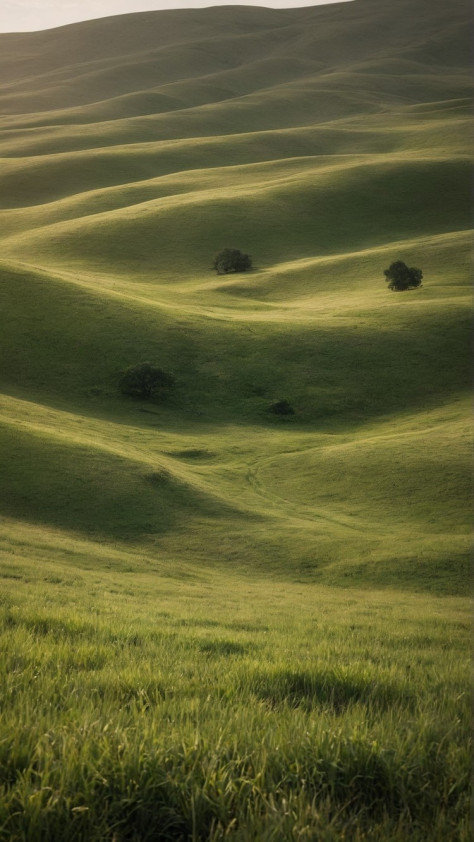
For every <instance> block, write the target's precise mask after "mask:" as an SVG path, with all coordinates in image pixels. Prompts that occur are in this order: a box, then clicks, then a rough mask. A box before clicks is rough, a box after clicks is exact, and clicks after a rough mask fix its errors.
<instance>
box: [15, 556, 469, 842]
mask: <svg viewBox="0 0 474 842" xmlns="http://www.w3.org/2000/svg"><path fill="white" fill-rule="evenodd" d="M58 567H59V565H58ZM46 573H48V571H46ZM49 573H51V571H49ZM10 575H11V574H10ZM16 575H17V576H18V578H17V579H16V580H12V579H9V580H8V579H5V580H4V582H5V588H4V589H3V592H4V597H3V605H2V611H1V629H2V631H1V637H0V646H1V648H0V666H1V682H2V687H1V699H2V718H1V734H0V775H1V781H2V797H1V802H0V839H1V840H5V841H6V840H9V841H10V840H46V839H47V840H51V841H52V842H55V840H58V842H59V840H65V842H69V840H84V842H85V840H88V842H89V840H90V841H91V842H92V840H110V842H112V840H113V841H114V842H125V840H196V842H197V840H203V841H204V840H212V842H216V841H217V840H221V839H230V840H248V842H250V840H318V841H319V840H322V842H336V840H399V842H401V841H402V840H408V839H410V840H415V842H416V840H418V842H426V840H433V842H435V840H439V842H447V840H453V842H454V840H459V842H461V840H467V838H468V828H467V820H468V819H467V817H468V779H469V750H468V739H467V733H468V731H467V729H468V693H467V687H468V678H467V669H468V665H467V653H466V650H467V646H466V637H467V628H468V623H467V616H466V614H465V606H463V604H462V602H461V601H460V600H451V599H447V600H437V599H434V598H425V597H416V596H405V595H399V594H390V593H387V592H385V593H383V594H377V593H376V592H365V593H364V592H356V591H335V590H331V589H321V588H317V587H314V586H304V587H303V586H295V585H282V584H280V583H277V582H258V581H253V582H245V581H242V580H241V581H240V582H239V581H238V580H237V579H234V578H233V577H231V576H223V575H222V574H220V573H219V574H215V575H213V576H212V578H211V577H210V576H209V575H208V574H202V575H200V576H199V579H198V578H197V577H196V579H193V578H192V577H190V578H189V579H182V580H178V579H176V580H172V579H169V578H168V579H166V578H161V577H159V576H156V575H155V576H153V577H152V576H149V575H147V574H144V573H140V572H135V573H133V572H132V573H128V574H125V573H118V574H117V573H114V574H113V584H112V583H111V581H110V578H108V577H110V576H111V575H112V574H111V573H110V572H109V573H108V574H104V573H102V574H101V573H99V572H98V571H97V570H96V571H85V570H84V571H75V572H71V570H69V571H68V569H67V567H63V568H60V569H59V570H57V571H56V575H46V576H45V570H44V568H43V569H42V570H41V572H37V571H36V570H35V568H34V567H33V566H31V568H29V569H28V568H27V567H25V566H23V567H21V568H20V567H19V568H18V572H17V574H16ZM40 577H42V578H40ZM45 580H46V581H45ZM12 585H13V586H12Z"/></svg>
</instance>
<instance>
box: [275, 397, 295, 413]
mask: <svg viewBox="0 0 474 842" xmlns="http://www.w3.org/2000/svg"><path fill="white" fill-rule="evenodd" d="M270 412H273V413H274V414H275V415H294V414H295V410H294V409H293V407H292V406H291V404H290V403H289V402H288V401H285V400H283V401H277V402H276V403H272V405H271V407H270Z"/></svg>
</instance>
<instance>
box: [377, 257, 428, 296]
mask: <svg viewBox="0 0 474 842" xmlns="http://www.w3.org/2000/svg"><path fill="white" fill-rule="evenodd" d="M384 275H385V278H386V280H387V283H388V288H389V289H391V290H392V292H402V291H403V290H405V289H416V288H417V287H419V286H421V279H422V278H423V272H422V271H421V269H416V268H415V267H414V266H412V267H411V268H409V267H408V266H407V265H406V263H404V262H403V260H395V262H394V263H392V264H391V265H390V266H389V267H388V269H385V270H384Z"/></svg>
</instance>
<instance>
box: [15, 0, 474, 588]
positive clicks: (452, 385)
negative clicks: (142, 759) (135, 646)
mask: <svg viewBox="0 0 474 842" xmlns="http://www.w3.org/2000/svg"><path fill="white" fill-rule="evenodd" d="M467 19H468V18H467V9H466V5H465V4H464V3H463V2H457V3H455V4H454V5H453V6H452V7H450V10H449V15H448V14H447V13H446V11H445V9H444V6H443V4H434V5H433V4H427V3H423V2H422V1H421V0H419V2H417V3H416V4H415V5H414V4H412V3H411V4H409V6H407V13H406V14H404V13H403V10H402V9H400V8H398V7H397V8H396V9H393V8H392V7H391V5H390V4H387V3H384V2H381V1H380V2H369V1H368V0H364V2H362V0H357V2H354V3H350V4H340V5H332V6H327V7H317V8H314V9H295V10H270V9H258V8H250V7H231V8H224V7H223V8H219V9H212V10H199V11H198V10H196V11H187V12H179V11H168V12H162V13H146V14H145V13H143V14H138V15H131V16H121V17H120V16H119V17H117V18H111V19H105V20H102V21H92V22H89V23H84V24H78V25H74V26H70V27H62V28H60V29H58V30H52V31H49V32H41V33H31V34H24V33H22V34H19V35H4V36H2V38H1V41H2V56H3V58H2V68H3V69H2V73H3V74H4V78H5V80H6V81H5V84H4V86H3V89H2V94H1V96H0V108H1V111H2V113H3V116H2V118H1V123H0V153H1V154H2V155H3V159H2V168H1V176H0V182H1V188H2V190H1V196H2V210H1V211H0V214H1V222H2V225H1V232H2V233H1V239H2V260H3V262H2V268H1V272H2V285H1V296H2V307H3V312H4V314H5V316H4V329H3V331H2V341H3V343H4V349H3V359H4V361H5V365H4V367H3V368H2V374H1V377H2V383H3V389H4V394H5V397H4V400H3V405H4V411H5V426H3V427H2V430H3V435H5V436H6V442H7V445H6V446H5V447H4V451H3V453H4V456H3V458H4V460H5V462H6V464H5V471H6V472H7V475H9V472H10V470H11V472H12V476H14V477H15V480H14V481H12V484H11V486H10V487H9V488H8V490H6V491H5V494H6V500H5V503H4V505H5V512H6V513H7V514H9V515H11V516H14V517H18V518H19V519H20V523H21V522H23V521H27V522H29V523H37V524H38V525H39V524H44V525H48V524H49V525H55V526H57V527H59V528H63V529H65V530H66V531H70V530H73V532H74V534H79V533H82V534H85V535H87V534H89V532H90V531H91V530H92V532H98V533H100V532H102V533H103V534H104V535H105V536H108V538H110V539H114V540H119V541H120V540H123V539H124V538H126V539H128V540H131V539H132V537H133V539H134V540H138V541H140V542H142V541H152V542H154V541H157V540H159V542H160V544H159V546H160V551H163V552H166V551H168V550H167V546H166V541H168V542H171V543H172V548H173V552H178V553H179V552H180V547H181V543H180V542H181V541H182V535H183V534H186V535H187V537H186V539H185V540H183V545H182V550H183V553H184V555H185V556H186V558H187V559H188V560H190V559H192V558H193V557H194V556H196V560H198V561H199V563H201V562H202V560H203V557H208V558H209V560H211V559H216V560H221V561H223V562H225V560H226V558H227V553H228V549H227V548H226V546H225V545H224V546H222V545H221V542H220V541H218V540H212V541H211V540H208V537H207V536H209V534H210V533H209V529H210V528H211V527H210V526H209V523H208V520H207V516H206V517H204V519H202V517H201V514H202V512H205V511H207V507H208V503H207V502H206V503H205V502H203V501H204V500H205V499H206V495H207V494H209V493H210V494H211V498H212V501H213V502H212V503H209V505H210V506H211V510H212V519H211V520H212V523H213V526H212V534H213V535H215V534H216V531H217V533H218V534H220V533H221V532H222V533H224V534H225V535H229V534H231V535H232V534H234V530H237V535H238V536H239V538H238V541H237V546H241V548H242V551H241V553H237V556H238V557H239V558H238V560H239V563H242V564H245V565H246V566H247V565H250V566H252V563H255V566H256V567H259V566H260V565H262V564H265V565H267V566H268V567H269V568H270V569H272V568H274V569H277V570H278V572H279V574H280V575H281V574H283V575H287V576H294V575H295V574H296V575H300V574H301V570H302V569H304V570H306V571H307V574H308V575H310V576H312V575H316V574H317V575H318V577H321V576H322V577H323V579H324V578H326V577H329V578H328V581H339V580H341V581H344V577H345V576H346V574H347V569H348V565H349V567H350V564H352V563H356V564H357V568H354V569H357V571H358V577H359V578H360V581H361V582H362V581H364V580H367V577H368V580H369V581H371V582H372V581H374V580H375V581H376V582H377V583H378V584H380V585H382V584H386V583H387V582H388V581H389V580H390V581H392V578H391V574H390V575H389V571H390V570H393V569H397V565H398V569H399V571H400V575H401V577H402V578H401V580H400V581H403V582H405V583H406V582H410V583H411V584H412V585H413V584H414V585H415V586H416V587H419V588H424V587H430V588H431V587H433V586H435V587H439V588H441V589H443V588H445V587H446V586H448V587H449V589H450V590H452V589H453V588H454V589H455V587H457V585H456V584H455V583H462V581H463V575H464V573H462V570H463V569H464V568H461V572H460V569H459V568H458V565H459V563H460V559H461V558H462V556H463V553H464V552H466V550H467V537H466V534H465V529H464V527H463V524H464V523H465V522H466V520H465V518H466V507H467V504H468V499H469V494H468V492H467V491H466V486H465V481H464V480H461V474H462V473H463V470H464V467H463V466H464V465H465V464H466V461H467V457H466V455H465V451H463V449H462V448H463V446H464V445H463V440H462V439H461V438H459V435H458V430H459V429H460V426H462V418H463V414H464V413H465V410H464V409H463V407H464V402H463V400H462V395H463V392H464V391H465V389H466V387H467V383H468V364H467V357H468V354H467V339H466V337H467V331H468V330H469V319H468V303H469V302H468V297H467V290H466V291H464V290H463V287H464V286H465V284H466V282H467V276H468V261H469V258H468V245H469V232H468V229H469V224H470V222H469V195H468V189H467V185H468V183H469V153H470V148H469V142H468V125H469V112H468V108H467V105H468V100H467V99H466V97H467V94H468V92H469V87H470V80H469V74H468V72H467V69H468V67H467V59H466V45H465V34H466V26H465V22H466V20H467ZM225 245H233V246H238V247H240V248H243V249H244V250H246V251H249V252H250V253H251V254H252V256H253V259H254V266H255V268H254V270H253V271H252V272H251V273H248V274H246V275H234V276H227V277H219V276H216V275H215V274H213V273H212V272H211V270H210V268H209V267H210V264H211V261H212V257H213V255H214V254H215V252H216V251H217V250H218V249H219V248H222V247H223V246H225ZM395 258H401V259H404V260H406V261H408V262H409V263H410V264H411V265H419V266H420V267H421V268H422V269H423V272H424V275H425V284H424V286H423V288H422V289H420V290H417V291H415V292H409V293H405V294H393V293H390V292H388V291H387V289H386V287H385V283H384V279H383V269H385V268H386V267H387V266H388V265H389V263H390V262H391V261H392V260H393V259H395ZM143 359H152V360H155V361H156V362H157V363H159V364H160V365H162V366H163V367H164V368H166V369H169V370H171V371H173V372H174V374H175V376H176V378H177V386H176V388H175V390H174V391H173V393H172V394H171V396H170V397H169V399H167V401H166V403H161V404H160V403H158V404H156V405H153V406H146V405H140V404H136V403H134V402H131V401H127V400H126V399H123V398H121V397H120V396H119V394H118V391H117V380H118V377H119V373H120V371H121V370H122V369H123V368H124V367H125V366H127V365H129V364H132V363H134V362H137V361H140V360H143ZM283 398H285V399H286V400H289V401H290V403H291V404H292V406H293V407H294V410H295V414H294V416H292V417H291V418H290V417H289V418H287V419H284V418H282V419H278V418H277V417H275V416H274V415H272V414H271V413H270V412H269V406H270V405H271V404H272V403H274V402H275V401H277V400H279V399H283ZM31 402H32V403H31ZM52 411H54V412H56V413H59V415H57V416H56V417H55V421H54V422H53V423H51V424H49V423H48V424H47V425H46V427H45V426H44V422H43V418H44V417H45V416H46V417H47V418H49V417H50V413H51V412H52ZM31 417H33V419H34V420H33V422H32V421H30V420H29V419H30V418H31ZM445 417H448V418H449V419H450V420H449V421H447V422H446V421H444V420H443V419H444V418H445ZM464 417H465V416H464ZM66 418H67V419H68V421H67V422H66V420H65V419H66ZM60 419H64V420H60ZM74 419H76V420H74ZM75 424H80V426H81V430H82V432H81V441H78V440H77V439H76V438H75V436H74V434H73V429H74V426H75ZM406 424H408V426H409V428H410V431H411V432H410V436H409V447H406V446H405V444H404V443H403V442H404V440H405V437H404V434H403V432H402V431H403V430H404V429H405V425H406ZM11 425H13V429H16V430H17V432H16V433H13V436H14V446H13V445H12V444H11V442H10V438H9V437H10V436H11V435H12V432H11V430H12V426H11ZM70 425H72V428H70ZM374 425H375V426H374ZM389 428H391V429H393V431H394V435H395V438H394V439H392V438H391V437H389V438H387V435H386V433H385V431H386V430H387V429H389ZM125 429H126V430H127V434H126V435H127V439H128V441H129V442H130V444H131V445H132V443H133V442H137V441H140V440H142V439H143V440H144V441H146V447H143V448H142V456H141V458H140V465H141V467H140V468H139V470H138V475H136V471H137V467H136V462H135V457H134V456H132V457H130V454H128V453H127V454H124V453H123V452H122V438H123V437H122V435H121V433H122V431H123V430H125ZM65 430H68V431H69V432H67V433H65ZM92 430H94V432H93V433H92ZM58 432H59V433H60V436H59V439H60V440H59V441H58V440H57V436H58ZM20 433H21V435H20ZM398 433H400V436H398ZM99 440H100V441H102V440H105V441H106V442H107V446H106V448H105V450H103V449H102V445H100V444H99V443H98V442H99ZM328 440H330V441H331V446H330V448H329V451H328V449H327V448H328ZM242 442H245V448H244V452H242ZM360 442H363V445H361V444H360ZM394 447H395V448H396V449H397V450H399V451H400V459H401V460H402V464H403V469H402V472H401V473H400V474H398V473H397V470H398V469H397V464H398V461H399V460H398V458H397V455H396V453H395V452H394V450H393V448H394ZM433 448H434V450H433ZM186 449H189V450H191V451H197V452H201V451H202V452H205V453H207V452H212V454H213V455H212V459H206V460H200V459H188V460H187V461H186V464H185V468H184V466H183V462H182V461H181V462H179V460H178V462H177V461H176V459H173V457H172V456H169V454H170V453H171V454H172V453H173V452H175V451H178V452H181V451H185V450H186ZM15 453H16V454H17V456H16V458H13V455H14V454H15ZM328 453H331V454H334V456H332V455H331V457H329V456H328ZM463 453H464V455H463ZM163 454H165V458H166V459H168V460H171V463H170V464H169V465H167V467H166V471H168V472H169V473H167V474H166V476H167V479H166V481H162V482H158V483H157V482H155V483H154V484H153V483H150V482H149V479H147V478H149V477H150V476H152V475H154V474H155V459H156V458H157V456H158V459H160V458H161V457H162V456H163ZM288 454H291V455H290V457H289V456H288ZM433 455H434V456H435V459H434V463H432V461H431V460H432V459H433ZM130 458H131V461H130ZM328 458H329V459H330V462H328ZM229 460H230V461H229ZM465 460H466V461H465ZM333 463H334V464H333ZM21 465H23V466H24V468H21V469H20V466H21ZM59 465H61V466H63V467H62V468H61V469H58V466H59ZM66 465H67V466H68V467H67V470H65V466H66ZM248 465H253V466H255V469H256V470H258V476H259V483H258V486H257V485H256V484H255V482H254V481H253V480H252V479H251V476H252V472H253V471H254V468H252V470H251V471H249V470H248ZM270 465H271V466H272V468H271V472H269V467H268V466H270ZM177 466H178V467H177ZM303 466H304V467H303ZM178 468H179V470H178ZM159 470H161V462H160V465H159ZM183 470H184V472H185V476H184V477H183V476H182V473H183ZM460 472H461V473H460ZM132 476H137V480H134V481H131V477H132ZM136 481H138V485H136V486H134V483H135V482H136ZM282 484H283V485H282ZM204 485H205V486H206V488H204V487H203V486H204ZM274 485H275V487H278V488H279V491H280V492H284V493H282V495H281V499H280V498H276V497H275V494H274ZM94 489H95V490H94ZM120 489H121V491H120ZM397 494H400V495H401V498H400V500H399V502H398V503H396V504H395V499H396V498H397ZM97 495H98V496H97ZM394 495H395V498H394ZM96 497H97V499H96ZM405 498H407V502H408V505H406V506H404V505H403V499H405ZM94 499H96V502H95V503H94V505H93V506H92V507H90V505H89V504H90V501H91V500H94ZM146 500H148V501H149V502H147V503H146V502H145V501H146ZM328 500H329V501H331V502H330V506H329V508H330V510H331V512H332V510H334V511H337V512H338V513H340V516H341V517H342V518H343V519H344V517H345V519H346V520H349V521H352V520H354V526H355V528H354V529H353V530H352V531H350V532H349V533H348V534H346V532H345V531H344V529H342V528H340V527H336V525H335V523H334V522H333V521H331V518H330V517H329V518H327V517H326V515H325V513H326V509H327V508H328V503H327V501H328ZM81 501H82V502H81ZM376 501H379V502H378V503H377V502H376ZM389 501H391V502H390V503H389ZM428 501H429V502H428ZM203 506H204V508H202V507H203ZM91 509H92V510H93V512H92V511H91ZM165 510H166V512H167V514H164V513H163V512H164V511H165ZM237 510H238V511H239V513H240V514H239V518H237V520H238V524H239V525H237V526H236V523H235V522H234V520H233V518H234V515H233V514H231V512H235V511H237ZM121 512H127V515H126V517H125V521H124V516H123V515H122V514H121ZM172 513H173V514H172ZM190 513H194V514H193V515H191V514H190ZM200 513H201V514H200ZM229 518H230V520H229ZM294 518H296V521H295V520H294ZM298 518H299V520H298ZM214 519H215V520H216V524H217V526H216V525H215V524H214ZM177 521H181V527H180V529H179V530H177V531H176V523H177ZM275 521H276V522H275ZM300 521H301V523H302V524H303V525H304V528H303V529H302V530H301V531H300V530H299V528H298V527H297V523H299V522H300ZM355 521H357V522H355ZM165 522H166V524H167V526H166V529H165V530H164V531H165V533H166V536H167V537H166V541H165V539H164V537H163V535H164V532H163V524H164V523H165ZM172 523H174V528H173V527H172V526H171V524H172ZM433 523H435V524H436V529H433ZM19 528H21V527H19ZM183 530H184V532H183ZM188 532H189V536H188ZM439 532H442V534H443V535H444V536H445V540H444V539H443V540H441V539H440V538H439V535H438V533H439ZM242 533H245V534H244V536H243V535H242ZM435 533H436V537H435ZM270 535H272V536H275V535H278V547H279V549H278V554H277V556H278V557H277V558H274V557H273V554H272V553H271V552H267V550H266V547H267V542H268V541H269V536H270ZM197 536H198V537H197ZM163 542H164V543H163ZM234 546H235V541H234ZM198 547H199V548H201V549H199V550H198ZM203 547H205V548H206V549H205V552H204V553H203V552H202V548H203ZM448 548H449V549H448ZM447 555H448V556H449V558H447V557H446V556H447ZM232 556H233V557H234V552H233V553H232ZM366 557H368V558H369V559H370V563H368V564H367V565H365V564H364V565H361V563H360V560H361V558H366ZM413 559H418V561H420V560H421V559H426V561H427V562H428V564H431V567H429V575H428V576H426V574H425V570H424V567H423V568H419V569H420V575H414V573H413V570H412V569H409V568H410V564H411V560H413ZM447 569H449V575H446V570H447ZM338 571H344V572H343V573H342V572H339V573H338ZM404 571H406V572H404ZM341 576H342V579H341ZM387 576H388V579H387V578H386V577H387ZM436 582H438V584H437V585H436ZM461 586H462V585H461Z"/></svg>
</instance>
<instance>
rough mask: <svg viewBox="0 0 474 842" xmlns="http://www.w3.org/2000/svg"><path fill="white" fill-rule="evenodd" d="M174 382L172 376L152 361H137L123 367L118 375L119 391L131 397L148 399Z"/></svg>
mask: <svg viewBox="0 0 474 842" xmlns="http://www.w3.org/2000/svg"><path fill="white" fill-rule="evenodd" d="M173 384H174V377H173V375H172V374H169V373H168V372H167V371H163V369H162V368H158V367H157V366H156V365H153V364H152V363H149V362H145V363H137V365H131V366H129V367H128V368H126V369H125V371H124V372H123V373H122V375H121V377H120V383H119V385H120V391H121V392H122V394H123V395H128V396H129V397H132V398H141V399H143V400H149V399H150V398H151V397H153V396H154V395H157V394H159V393H162V392H163V391H164V390H165V389H169V388H170V387H171V386H172V385H173Z"/></svg>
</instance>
